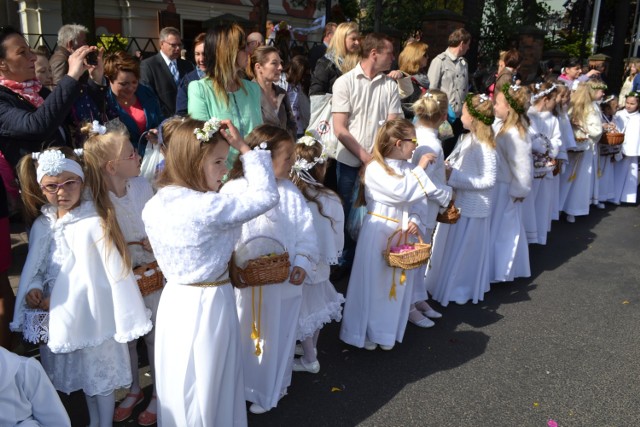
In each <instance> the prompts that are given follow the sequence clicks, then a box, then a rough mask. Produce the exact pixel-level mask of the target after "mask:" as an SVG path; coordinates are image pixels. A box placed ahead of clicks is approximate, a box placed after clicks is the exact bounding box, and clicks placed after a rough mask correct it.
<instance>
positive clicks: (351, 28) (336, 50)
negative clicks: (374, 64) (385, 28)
mask: <svg viewBox="0 0 640 427" xmlns="http://www.w3.org/2000/svg"><path fill="white" fill-rule="evenodd" d="M351 33H358V34H360V29H359V28H358V24H356V23H355V22H343V23H342V24H340V25H338V26H337V27H336V31H335V32H334V33H333V37H332V38H331V41H330V42H329V47H327V55H328V56H330V57H333V58H335V59H336V65H337V66H338V69H339V70H340V72H341V73H342V74H344V73H346V72H348V71H351V70H352V69H353V68H354V67H355V66H356V65H357V64H358V61H360V52H358V53H350V52H348V51H347V47H346V43H345V42H346V39H347V36H348V35H349V34H351Z"/></svg>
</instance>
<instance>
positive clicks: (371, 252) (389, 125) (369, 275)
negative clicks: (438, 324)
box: [340, 119, 437, 350]
mask: <svg viewBox="0 0 640 427" xmlns="http://www.w3.org/2000/svg"><path fill="white" fill-rule="evenodd" d="M416 143H417V140H416V136H415V129H414V127H413V125H412V124H411V122H409V121H408V120H405V119H396V120H389V121H387V122H385V123H384V124H383V125H382V127H381V128H380V129H379V130H378V133H377V135H376V140H375V144H374V147H373V161H372V162H370V163H369V164H368V165H367V166H366V169H365V173H364V190H363V189H362V188H361V189H360V194H364V197H365V199H366V205H367V210H368V215H366V217H365V219H364V223H363V224H362V228H361V229H360V234H359V236H358V245H357V246H356V253H355V259H354V262H353V269H352V271H351V277H350V279H349V287H348V288H347V297H346V301H345V305H344V315H343V319H342V327H341V328H340V339H341V340H342V341H344V342H346V343H347V344H351V345H353V346H355V347H360V348H362V347H364V348H365V349H367V350H375V349H376V347H377V346H378V345H380V348H381V349H383V350H391V349H392V348H393V346H394V345H395V343H396V342H402V338H403V336H404V331H405V329H406V327H407V320H408V318H409V309H410V307H411V304H412V302H413V282H414V278H413V275H414V272H415V270H406V271H405V270H402V269H399V268H393V267H389V266H388V265H387V263H386V261H385V260H384V258H383V257H382V252H383V250H385V249H386V248H387V242H388V239H389V237H390V236H391V235H392V234H393V233H394V231H396V230H397V229H398V228H399V227H402V229H403V230H407V232H408V233H409V234H414V235H415V234H417V233H418V232H419V228H422V229H424V228H425V226H426V223H422V218H426V209H427V197H428V195H429V194H432V193H434V192H436V191H437V188H436V187H435V186H434V185H433V183H432V182H431V180H430V179H429V177H428V176H427V174H426V172H425V169H426V167H427V165H428V164H429V163H430V162H433V161H434V160H435V155H434V154H433V153H430V154H423V155H422V157H421V158H420V160H419V161H418V164H417V165H413V164H411V163H410V162H409V161H408V160H409V159H411V155H412V153H413V151H414V150H415V148H416ZM418 225H419V227H418ZM394 243H395V240H394Z"/></svg>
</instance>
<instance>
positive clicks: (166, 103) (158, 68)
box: [140, 27, 194, 117]
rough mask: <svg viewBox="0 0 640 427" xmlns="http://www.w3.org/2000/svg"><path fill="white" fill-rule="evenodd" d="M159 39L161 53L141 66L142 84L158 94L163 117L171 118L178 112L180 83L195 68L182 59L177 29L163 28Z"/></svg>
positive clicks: (143, 62)
mask: <svg viewBox="0 0 640 427" xmlns="http://www.w3.org/2000/svg"><path fill="white" fill-rule="evenodd" d="M159 38H160V51H159V52H158V53H157V54H156V55H154V56H152V57H151V58H148V59H145V60H144V61H142V63H141V64H140V82H141V83H142V84H145V85H147V86H149V87H150V88H151V89H153V91H154V92H155V93H156V95H157V96H158V99H159V100H160V108H161V109H162V115H163V116H164V117H171V116H173V115H174V114H175V112H176V97H177V95H178V83H179V82H180V80H181V79H182V78H183V77H184V76H185V75H186V74H187V73H189V72H191V71H192V70H193V69H194V67H193V64H192V63H191V62H189V61H185V60H184V59H181V58H180V51H181V50H182V39H181V36H180V31H178V29H177V28H174V27H165V28H163V29H162V30H160V36H159Z"/></svg>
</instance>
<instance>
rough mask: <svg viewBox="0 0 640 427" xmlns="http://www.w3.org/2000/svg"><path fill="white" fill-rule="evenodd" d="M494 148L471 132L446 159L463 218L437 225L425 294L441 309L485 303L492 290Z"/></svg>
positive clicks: (457, 204)
mask: <svg viewBox="0 0 640 427" xmlns="http://www.w3.org/2000/svg"><path fill="white" fill-rule="evenodd" d="M496 157H497V154H496V150H494V149H493V148H491V147H489V146H487V144H484V143H481V142H479V141H477V140H476V139H475V137H474V136H473V135H471V134H468V135H467V136H465V137H464V138H463V139H462V140H460V141H459V142H458V144H457V145H456V147H455V148H454V150H453V152H452V153H451V155H450V156H449V157H448V160H449V163H450V164H451V166H452V167H453V171H452V172H451V175H450V176H449V181H448V184H449V185H450V186H451V187H452V188H453V189H454V191H455V192H456V201H455V203H456V206H457V207H458V208H460V215H461V217H460V219H459V220H458V222H457V223H456V224H438V229H437V230H436V235H435V238H434V242H433V246H434V247H433V254H432V255H431V269H429V270H428V271H427V290H428V291H429V293H430V294H431V295H432V297H433V299H434V300H436V301H438V302H439V303H440V304H442V305H443V306H447V305H448V304H449V302H451V301H455V302H456V303H458V304H464V303H466V302H467V301H469V300H471V301H473V303H474V304H475V303H477V302H478V301H482V300H483V298H484V294H485V292H487V291H488V290H489V288H490V277H489V273H490V270H491V269H490V261H491V239H490V219H489V215H490V214H491V205H492V200H491V197H492V192H493V187H494V185H495V182H496V173H497V159H496Z"/></svg>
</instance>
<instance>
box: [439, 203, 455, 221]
mask: <svg viewBox="0 0 640 427" xmlns="http://www.w3.org/2000/svg"><path fill="white" fill-rule="evenodd" d="M459 219H460V208H457V207H456V206H455V205H454V204H453V201H451V202H449V206H448V207H447V210H445V211H444V212H442V213H440V212H438V215H437V216H436V221H438V222H441V223H443V224H455V223H456V222H458V220H459Z"/></svg>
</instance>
